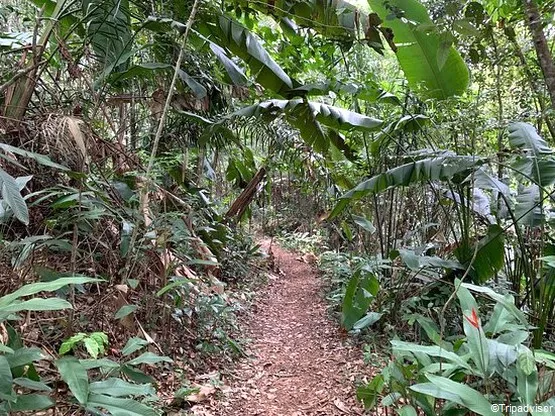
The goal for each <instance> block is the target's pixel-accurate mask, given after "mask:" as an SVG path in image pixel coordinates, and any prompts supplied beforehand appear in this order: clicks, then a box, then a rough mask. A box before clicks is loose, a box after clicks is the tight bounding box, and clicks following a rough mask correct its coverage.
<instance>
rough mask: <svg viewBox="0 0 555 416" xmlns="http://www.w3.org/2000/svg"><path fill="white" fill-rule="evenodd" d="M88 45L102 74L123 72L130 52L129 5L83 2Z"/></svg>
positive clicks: (126, 3) (90, 0) (124, 2)
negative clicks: (114, 71)
mask: <svg viewBox="0 0 555 416" xmlns="http://www.w3.org/2000/svg"><path fill="white" fill-rule="evenodd" d="M82 7H83V13H84V14H85V24H86V28H87V40H88V41H89V42H90V44H91V46H92V48H93V50H94V53H95V55H96V58H97V59H98V60H99V62H100V66H101V68H102V71H103V73H105V74H109V73H110V72H111V71H112V70H114V69H116V70H120V71H121V70H123V69H125V67H126V64H127V61H128V60H129V52H130V50H131V38H132V33H131V26H130V15H129V13H130V12H129V2H128V1H127V0H123V1H115V0H114V1H95V0H85V1H83V3H82Z"/></svg>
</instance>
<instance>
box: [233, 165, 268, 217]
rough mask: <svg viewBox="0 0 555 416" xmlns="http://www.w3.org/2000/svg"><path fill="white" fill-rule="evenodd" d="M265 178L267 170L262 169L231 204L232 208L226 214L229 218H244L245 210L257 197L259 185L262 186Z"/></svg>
mask: <svg viewBox="0 0 555 416" xmlns="http://www.w3.org/2000/svg"><path fill="white" fill-rule="evenodd" d="M265 176H266V169H265V168H263V167H262V168H260V169H259V170H258V172H256V175H254V177H253V178H252V179H251V181H250V182H249V183H248V185H247V187H246V188H245V189H243V192H241V195H239V196H238V197H237V199H236V200H235V201H234V202H233V204H231V207H230V208H229V210H228V211H227V213H226V214H225V216H226V217H227V218H233V217H235V216H237V218H241V217H242V216H243V214H244V213H245V210H246V209H247V207H248V206H249V205H250V203H251V202H252V200H253V198H254V196H255V195H256V190H257V189H258V185H260V182H262V180H263V179H264V177H265Z"/></svg>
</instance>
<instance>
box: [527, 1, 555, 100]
mask: <svg viewBox="0 0 555 416" xmlns="http://www.w3.org/2000/svg"><path fill="white" fill-rule="evenodd" d="M524 8H525V14H526V20H527V23H528V27H529V28H530V32H532V39H533V40H534V47H535V48H536V55H537V56H538V61H539V63H540V68H541V70H542V73H543V78H544V80H545V84H546V86H547V90H548V92H549V97H550V98H551V105H552V106H555V64H554V63H553V56H552V55H551V50H550V49H549V44H548V43H547V39H546V38H545V33H544V31H543V25H542V18H541V15H540V12H539V10H538V4H537V3H536V1H535V0H524Z"/></svg>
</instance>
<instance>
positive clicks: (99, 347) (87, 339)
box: [58, 332, 108, 358]
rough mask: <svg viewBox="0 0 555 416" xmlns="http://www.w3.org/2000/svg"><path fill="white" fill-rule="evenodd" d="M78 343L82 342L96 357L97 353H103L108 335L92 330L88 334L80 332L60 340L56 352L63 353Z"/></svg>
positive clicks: (91, 354) (88, 351) (93, 356)
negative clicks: (60, 342) (60, 343)
mask: <svg viewBox="0 0 555 416" xmlns="http://www.w3.org/2000/svg"><path fill="white" fill-rule="evenodd" d="M79 344H83V346H84V347H85V349H86V350H87V353H88V354H89V355H90V356H91V357H92V358H98V355H99V354H101V355H103V354H104V352H105V351H106V346H107V345H108V336H107V335H106V334H105V333H104V332H93V333H91V334H90V335H87V334H85V333H83V332H80V333H78V334H75V335H73V336H72V337H70V338H68V339H67V340H65V341H64V342H62V345H61V346H60V349H59V351H58V354H60V355H65V354H67V353H69V352H70V351H72V350H74V349H75V348H77V347H78V345H79Z"/></svg>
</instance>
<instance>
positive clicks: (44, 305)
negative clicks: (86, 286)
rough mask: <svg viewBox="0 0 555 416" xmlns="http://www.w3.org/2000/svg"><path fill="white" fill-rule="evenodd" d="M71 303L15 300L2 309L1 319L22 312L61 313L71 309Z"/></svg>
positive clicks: (0, 310)
mask: <svg viewBox="0 0 555 416" xmlns="http://www.w3.org/2000/svg"><path fill="white" fill-rule="evenodd" d="M71 307H72V306H71V303H69V302H68V301H67V300H64V299H58V298H49V299H42V298H36V299H29V300H25V301H19V300H15V301H13V302H12V303H10V304H9V305H6V306H1V307H0V318H5V317H6V316H8V315H10V314H12V313H16V312H22V311H59V310H62V309H71Z"/></svg>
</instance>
